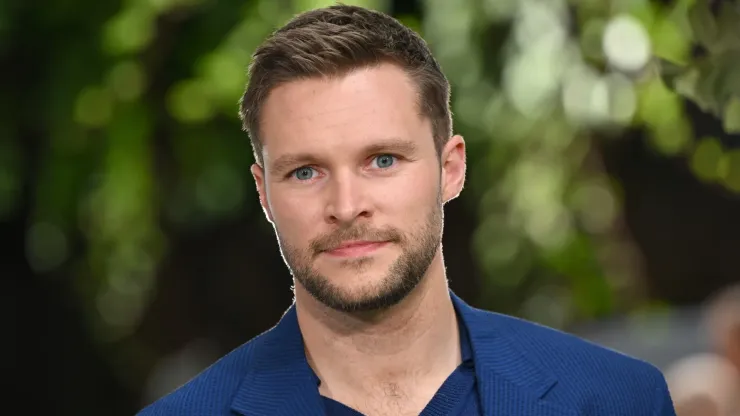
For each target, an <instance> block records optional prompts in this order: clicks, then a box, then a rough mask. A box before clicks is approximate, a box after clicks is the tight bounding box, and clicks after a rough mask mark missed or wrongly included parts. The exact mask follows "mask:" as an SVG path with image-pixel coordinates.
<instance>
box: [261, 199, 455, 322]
mask: <svg viewBox="0 0 740 416" xmlns="http://www.w3.org/2000/svg"><path fill="white" fill-rule="evenodd" d="M442 224H443V208H442V203H441V201H439V202H438V203H437V204H435V205H434V206H433V207H432V209H431V211H430V212H429V213H428V214H427V217H426V219H425V221H424V224H423V225H422V226H421V227H420V228H419V229H418V230H417V231H416V232H411V233H408V234H403V233H401V232H399V231H398V230H396V229H384V230H375V229H369V228H368V227H367V226H357V225H354V226H352V227H351V228H347V229H341V230H337V231H336V232H334V233H332V234H329V235H326V236H322V237H320V238H318V239H316V240H314V241H312V242H311V244H310V248H309V249H308V250H299V249H296V248H295V247H292V246H290V245H289V244H286V242H285V240H284V239H283V238H281V236H280V233H279V232H278V230H277V228H275V231H276V234H277V236H278V240H279V242H280V248H281V252H282V254H283V258H284V260H285V263H286V265H287V266H288V269H289V270H290V271H291V274H292V275H293V278H294V279H295V281H297V282H298V283H300V284H301V285H302V286H303V287H304V288H305V289H306V291H307V292H308V293H309V294H310V295H311V296H312V297H313V298H314V299H316V300H317V301H319V302H321V303H322V304H324V305H326V306H327V307H329V308H332V309H334V310H337V311H340V312H345V313H353V312H355V313H357V312H374V311H382V310H386V309H388V308H390V307H392V306H394V305H396V304H398V303H400V302H401V301H402V300H403V299H405V298H406V297H407V296H408V295H409V294H410V293H411V292H412V291H413V290H414V289H415V288H416V287H417V286H418V285H419V283H421V281H422V280H423V279H424V276H425V275H426V272H427V270H428V269H429V266H430V265H431V264H432V261H433V259H434V256H435V255H436V253H437V249H438V248H439V246H440V243H441V240H442ZM350 239H361V240H370V241H377V240H383V241H390V242H391V243H392V244H397V245H399V246H400V247H401V248H402V251H401V254H400V255H399V257H398V258H397V259H396V260H395V261H394V262H393V264H391V266H390V267H389V268H388V271H387V272H386V275H385V277H383V278H382V279H381V280H380V281H379V282H378V283H377V284H373V285H366V286H365V287H362V288H361V289H359V290H352V291H350V290H348V289H346V288H344V287H342V286H340V285H337V284H334V283H333V282H332V280H331V279H329V278H328V277H327V276H325V275H322V274H321V273H319V272H318V271H317V270H316V269H315V268H313V267H312V263H313V260H314V259H315V258H316V256H318V253H320V252H321V250H322V249H325V248H327V247H333V246H336V245H337V244H339V243H340V242H342V241H345V240H350ZM374 261H375V259H374V258H372V257H360V258H357V259H349V260H344V261H342V263H341V266H342V267H343V268H345V269H348V270H350V271H351V272H353V273H355V274H356V275H357V277H358V278H359V277H360V275H362V274H363V273H366V272H367V271H368V269H369V268H370V267H371V266H372V264H373V262H374ZM372 280H373V281H374V280H375V279H372Z"/></svg>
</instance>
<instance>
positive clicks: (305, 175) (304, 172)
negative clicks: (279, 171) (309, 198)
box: [292, 166, 316, 181]
mask: <svg viewBox="0 0 740 416" xmlns="http://www.w3.org/2000/svg"><path fill="white" fill-rule="evenodd" d="M315 172H316V170H314V168H310V167H308V166H304V167H302V168H298V169H296V170H294V171H293V173H292V176H293V177H294V178H296V179H298V180H299V181H307V180H309V179H313V177H314V173H315Z"/></svg>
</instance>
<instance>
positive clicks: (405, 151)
mask: <svg viewBox="0 0 740 416" xmlns="http://www.w3.org/2000/svg"><path fill="white" fill-rule="evenodd" d="M417 150H418V147H417V145H416V144H415V143H414V142H413V141H411V140H407V139H401V138H387V139H382V140H379V141H376V142H374V143H372V144H370V145H368V146H366V147H365V148H364V149H362V152H363V153H365V154H377V153H400V154H402V155H409V156H410V155H413V154H414V153H416V152H417ZM319 159H320V158H319V157H316V156H315V155H313V154H310V153H293V154H291V153H289V154H285V155H282V156H280V157H278V158H277V159H275V161H274V162H273V163H272V166H271V167H270V173H272V174H273V175H277V174H281V173H283V172H285V171H287V170H288V169H291V168H293V167H294V166H295V167H299V166H304V165H308V164H312V163H316V162H317V161H318V160H319Z"/></svg>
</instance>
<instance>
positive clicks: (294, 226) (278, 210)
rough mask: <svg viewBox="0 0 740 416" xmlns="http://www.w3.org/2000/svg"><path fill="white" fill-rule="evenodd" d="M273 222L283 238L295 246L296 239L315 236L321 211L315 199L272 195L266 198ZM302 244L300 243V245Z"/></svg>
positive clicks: (319, 222)
mask: <svg viewBox="0 0 740 416" xmlns="http://www.w3.org/2000/svg"><path fill="white" fill-rule="evenodd" d="M268 202H269V204H270V211H271V212H272V217H273V221H274V222H275V226H276V227H277V229H278V231H279V232H280V234H281V235H282V236H283V238H287V239H290V241H291V243H293V244H295V243H296V242H297V241H296V239H306V240H308V238H309V236H313V235H315V230H314V229H315V228H316V226H317V224H321V209H320V206H319V202H318V199H317V198H305V197H298V196H296V195H291V196H287V195H279V194H272V195H269V196H268ZM300 244H302V243H300Z"/></svg>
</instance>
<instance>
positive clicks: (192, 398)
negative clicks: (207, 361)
mask: <svg viewBox="0 0 740 416" xmlns="http://www.w3.org/2000/svg"><path fill="white" fill-rule="evenodd" d="M263 336H264V334H263V335H261V336H259V337H257V338H254V339H252V340H251V341H249V342H247V343H245V344H243V345H241V346H239V347H237V348H236V349H234V350H233V351H231V352H230V353H228V354H227V355H225V356H223V357H222V358H220V359H219V360H218V361H216V362H215V363H213V364H212V365H211V366H209V367H208V368H206V369H205V370H203V371H202V372H201V373H200V374H198V375H197V376H195V377H194V378H193V379H191V380H190V381H188V382H187V383H185V384H184V385H182V386H180V387H179V388H177V389H176V390H174V391H172V392H171V393H169V394H167V395H166V396H164V397H162V398H160V399H158V400H157V401H155V402H154V403H151V404H150V405H148V406H147V407H145V408H144V409H142V410H141V411H140V412H139V413H137V416H171V415H172V416H174V415H201V414H208V415H221V414H223V415H226V414H230V413H229V412H230V406H231V400H232V397H233V395H234V393H235V391H236V390H237V389H238V388H239V385H240V383H241V381H242V379H243V378H244V375H245V374H246V373H247V372H248V370H249V368H250V367H251V365H252V355H253V350H254V346H255V345H256V344H257V343H258V342H259V340H260V338H261V337H263Z"/></svg>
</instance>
